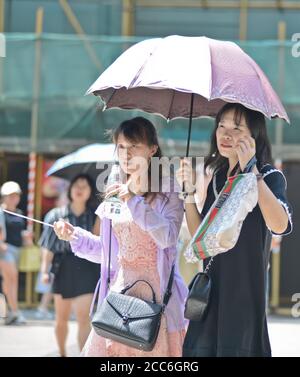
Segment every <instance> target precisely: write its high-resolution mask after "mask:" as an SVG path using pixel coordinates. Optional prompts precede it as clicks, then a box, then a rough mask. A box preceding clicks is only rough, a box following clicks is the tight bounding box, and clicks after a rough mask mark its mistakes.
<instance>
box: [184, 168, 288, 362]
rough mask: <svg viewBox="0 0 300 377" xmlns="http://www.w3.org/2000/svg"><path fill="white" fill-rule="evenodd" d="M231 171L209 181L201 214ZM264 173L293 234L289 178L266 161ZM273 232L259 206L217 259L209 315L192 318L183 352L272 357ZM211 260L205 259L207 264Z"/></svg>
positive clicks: (213, 270)
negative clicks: (269, 284) (268, 298)
mask: <svg viewBox="0 0 300 377" xmlns="http://www.w3.org/2000/svg"><path fill="white" fill-rule="evenodd" d="M226 170H227V169H226ZM226 170H225V169H223V171H222V170H220V171H219V172H217V173H216V175H215V177H214V179H213V180H212V181H211V182H210V184H209V186H208V191H207V198H206V201H205V204H204V207H203V211H202V216H205V215H206V213H207V212H208V210H209V209H210V207H211V205H212V204H213V202H214V200H215V195H216V194H217V193H219V192H220V191H221V189H222V188H223V186H224V184H225V181H226ZM260 172H261V173H262V174H263V177H264V181H265V183H266V184H267V185H268V187H269V188H270V189H271V191H272V192H273V194H274V195H275V196H276V197H277V200H278V201H279V202H280V203H281V204H282V206H283V207H284V208H285V210H286V212H287V214H288V216H289V224H288V228H287V229H286V231H285V232H284V233H283V235H285V234H289V233H290V232H291V231H292V220H291V207H290V205H289V203H288V202H287V199H286V193H285V191H286V179H285V177H284V175H283V174H282V173H281V172H280V171H279V170H277V169H275V168H274V167H273V166H271V165H265V166H264V167H263V168H262V169H261V171H260ZM214 180H215V185H214V184H213V181H214ZM214 187H215V190H214ZM214 191H217V192H214ZM271 236H272V234H271V232H270V231H269V230H268V229H267V227H266V224H265V221H264V219H263V216H262V213H261V211H260V208H259V205H257V206H256V207H255V208H254V210H253V211H252V212H251V213H249V214H248V216H247V217H246V219H245V221H244V223H243V227H242V230H241V233H240V237H239V240H238V242H237V244H236V246H235V247H234V248H233V249H232V250H230V251H228V252H227V253H224V254H220V255H218V256H216V257H214V260H213V262H212V265H211V268H210V274H211V279H212V292H211V293H212V294H211V300H210V303H209V308H208V314H207V315H206V317H205V318H204V320H203V321H202V322H196V321H190V324H189V327H188V331H187V335H186V338H185V341H184V346H183V356H194V357H197V356H198V357H201V356H220V357H234V356H235V357H243V356H250V357H259V356H261V357H268V356H271V348H270V342H269V336H268V328H267V320H266V311H265V287H266V276H267V265H268V260H269V250H270V242H271ZM209 260H210V259H206V260H205V263H204V265H205V266H206V265H207V263H208V262H209Z"/></svg>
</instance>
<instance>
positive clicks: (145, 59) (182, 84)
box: [87, 35, 289, 122]
mask: <svg viewBox="0 0 300 377" xmlns="http://www.w3.org/2000/svg"><path fill="white" fill-rule="evenodd" d="M157 90H159V95H158V93H157ZM89 93H94V94H95V95H99V96H100V97H101V98H102V100H103V101H104V103H105V106H106V108H122V109H140V110H144V111H146V112H150V113H156V114H159V115H161V116H163V117H164V118H166V119H174V118H188V117H193V118H194V117H202V116H211V117H213V116H215V115H216V114H217V112H218V111H219V110H220V108H221V107H222V106H224V105H225V103H227V102H238V103H241V104H243V105H244V106H246V107H248V108H250V109H253V110H257V111H260V112H262V113H263V114H264V115H265V116H266V117H268V118H270V119H271V118H274V117H280V118H283V119H285V120H286V121H287V122H289V118H288V116H287V113H286V111H285V109H284V107H283V105H282V103H281V101H280V99H279V98H278V96H277V94H276V93H275V91H274V90H273V88H272V86H271V84H270V82H269V80H268V79H267V77H266V76H265V74H264V73H263V71H262V70H261V69H260V67H259V66H258V65H257V64H256V63H255V61H254V60H253V59H252V58H251V57H250V56H249V55H247V54H246V53H245V52H244V51H243V50H242V49H241V48H240V47H239V46H238V45H236V44H235V43H233V42H223V41H218V40H214V39H210V38H206V37H182V36H176V35H174V36H169V37H166V38H155V39H149V40H145V41H142V42H140V43H137V44H136V45H134V46H132V47H131V48H129V49H128V50H126V51H125V52H124V53H123V54H122V55H121V56H120V57H119V58H118V59H117V60H116V61H115V62H114V63H113V64H112V65H111V66H109V67H108V68H107V69H106V71H104V72H103V73H102V74H101V76H100V77H99V78H98V79H97V80H96V81H95V83H94V84H93V85H92V86H91V87H90V88H89V89H88V91H87V94H89ZM192 96H193V101H192V102H193V103H192V106H191V97H192Z"/></svg>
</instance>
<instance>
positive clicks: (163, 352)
mask: <svg viewBox="0 0 300 377" xmlns="http://www.w3.org/2000/svg"><path fill="white" fill-rule="evenodd" d="M113 140H114V142H115V144H116V146H117V151H118V157H119V161H120V166H121V168H122V170H123V171H124V172H125V173H126V175H127V178H128V180H127V182H126V184H121V185H114V186H111V187H108V188H107V196H110V195H115V194H118V196H119V197H120V198H121V199H122V201H123V204H122V208H121V216H119V219H117V220H115V219H114V220H113V221H112V230H113V231H112V242H111V251H112V260H111V269H110V270H111V285H110V288H109V289H111V290H113V291H120V290H121V289H122V288H124V287H125V286H126V285H128V284H131V283H133V282H134V281H136V280H138V279H143V280H147V281H148V282H149V283H150V284H151V285H152V287H153V289H154V291H155V293H156V296H157V297H158V298H159V301H160V302H161V301H162V297H163V295H164V293H165V290H166V286H167V282H168V279H169V275H170V271H171V268H172V266H173V264H174V263H175V278H174V282H173V287H172V296H171V299H170V301H169V303H168V305H167V308H166V310H165V314H164V315H163V318H162V323H161V327H160V332H159V335H158V339H157V342H156V345H155V347H154V349H153V350H152V351H151V352H143V351H140V350H136V349H134V348H130V347H127V346H125V345H122V344H120V343H117V342H115V341H112V340H109V339H104V338H102V337H100V336H98V335H97V334H96V333H95V332H94V330H92V331H91V333H90V336H89V338H88V340H87V343H86V345H85V347H84V349H83V351H82V355H83V356H106V357H108V356H125V357H126V356H133V357H135V356H178V357H179V356H181V355H182V345H183V340H184V336H185V329H186V321H185V319H184V315H183V312H184V303H185V299H186V296H187V293H188V290H187V287H186V286H185V284H184V282H183V280H182V278H181V276H180V274H179V271H178V264H177V261H176V258H177V249H176V244H177V238H178V234H179V230H180V227H181V223H182V218H183V203H182V201H181V200H180V199H179V198H178V193H176V192H175V190H174V188H173V190H170V187H172V185H173V183H174V182H170V177H167V179H164V178H162V177H161V176H160V178H159V181H160V184H161V189H160V192H151V187H150V188H149V190H148V189H147V190H145V189H144V188H143V187H142V182H145V181H146V182H148V183H149V182H150V181H151V175H150V172H151V158H152V157H161V150H160V147H159V144H158V138H157V134H156V130H155V128H154V126H153V125H152V123H151V122H150V121H148V120H147V119H145V118H142V117H138V118H134V119H132V120H128V121H125V122H123V123H122V124H121V125H120V126H119V127H118V128H117V129H116V130H115V132H114V135H113ZM137 159H140V161H146V164H143V163H141V164H140V165H139V166H142V165H143V166H144V168H139V169H137V165H136V162H137ZM96 214H97V215H98V216H99V218H100V220H101V231H100V237H97V236H94V235H92V234H91V233H90V232H88V231H85V230H83V229H81V228H78V227H73V226H72V225H71V224H67V223H65V222H57V223H56V224H55V231H56V234H57V236H58V237H59V238H61V239H64V240H68V241H70V242H71V247H72V250H73V252H74V253H75V254H76V255H77V256H79V257H82V258H85V259H88V260H90V261H94V262H96V263H101V278H100V281H99V283H98V285H99V284H100V289H99V297H98V305H101V302H102V301H103V299H104V298H105V296H106V295H107V293H108V287H107V274H108V268H107V267H108V254H109V230H110V220H109V219H107V218H106V217H105V215H104V211H103V204H102V205H100V206H99V207H98V209H97V211H96ZM96 291H97V290H96ZM129 294H130V295H132V296H135V297H140V298H143V299H147V300H149V299H151V291H150V289H149V287H148V286H147V285H146V284H144V283H141V284H136V285H135V286H134V287H133V288H132V289H131V290H130V291H129Z"/></svg>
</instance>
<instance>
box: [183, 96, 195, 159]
mask: <svg viewBox="0 0 300 377" xmlns="http://www.w3.org/2000/svg"><path fill="white" fill-rule="evenodd" d="M193 109H194V93H192V96H191V107H190V118H189V132H188V139H187V146H186V154H185V156H186V157H189V154H190V142H191V132H192V121H193Z"/></svg>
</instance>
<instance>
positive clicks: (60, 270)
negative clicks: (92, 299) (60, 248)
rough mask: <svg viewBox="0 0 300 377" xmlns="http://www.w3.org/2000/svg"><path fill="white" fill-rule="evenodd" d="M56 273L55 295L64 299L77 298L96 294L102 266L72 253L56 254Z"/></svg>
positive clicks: (53, 264)
mask: <svg viewBox="0 0 300 377" xmlns="http://www.w3.org/2000/svg"><path fill="white" fill-rule="evenodd" d="M52 272H53V273H54V280H53V288H52V291H53V293H54V294H60V295H62V297H63V298H65V299H67V298H75V297H78V296H81V295H84V294H88V293H94V291H95V288H96V285H97V282H98V280H99V278H100V264H97V263H93V262H89V261H87V260H85V259H82V258H79V257H76V256H75V255H74V254H72V253H65V254H54V258H53V263H52Z"/></svg>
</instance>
